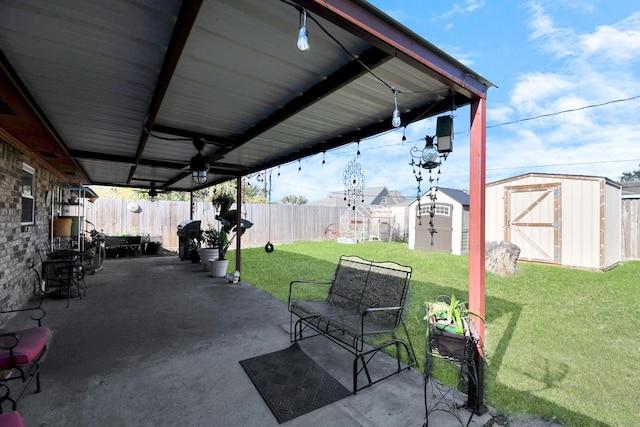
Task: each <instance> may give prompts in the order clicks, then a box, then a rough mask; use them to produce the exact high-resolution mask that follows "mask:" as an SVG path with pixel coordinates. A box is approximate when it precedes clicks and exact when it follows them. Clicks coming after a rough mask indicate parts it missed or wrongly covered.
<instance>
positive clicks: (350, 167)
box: [344, 159, 364, 210]
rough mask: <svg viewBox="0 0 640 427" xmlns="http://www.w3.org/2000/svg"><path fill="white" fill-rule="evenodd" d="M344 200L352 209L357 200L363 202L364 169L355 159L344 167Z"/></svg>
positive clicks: (354, 207)
mask: <svg viewBox="0 0 640 427" xmlns="http://www.w3.org/2000/svg"><path fill="white" fill-rule="evenodd" d="M344 200H345V201H346V202H347V206H350V207H351V208H352V209H353V210H355V209H356V202H357V201H358V200H360V202H361V203H364V171H363V170H362V167H361V166H360V164H359V163H358V161H357V160H356V159H353V160H351V161H350V162H349V163H347V166H345V168H344Z"/></svg>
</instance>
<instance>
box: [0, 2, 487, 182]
mask: <svg viewBox="0 0 640 427" xmlns="http://www.w3.org/2000/svg"><path fill="white" fill-rule="evenodd" d="M302 8H304V10H306V11H307V12H308V16H309V18H308V32H309V44H310V45H311V49H309V50H308V51H304V52H302V51H299V50H298V49H297V48H296V36H297V33H298V26H299V18H300V12H301V10H302ZM490 86H492V84H491V83H490V82H489V81H487V80H486V79H484V78H483V77H481V76H479V75H478V74H477V73H475V72H474V71H472V70H471V69H469V68H468V67H466V66H464V65H463V64H461V63H460V62H458V61H456V60H455V59H453V58H452V57H450V56H449V55H447V54H446V53H445V52H443V51H442V50H440V49H438V48H436V47H435V46H433V45H432V44H430V43H429V42H427V41H426V40H424V39H422V38H421V37H419V36H418V35H416V34H415V33H413V32H412V31H411V30H409V29H407V28H406V27H404V26H402V25H401V24H399V23H398V22H396V21H394V20H393V19H391V18H390V17H389V16H387V15H385V14H384V13H382V12H381V11H379V10H378V9H376V8H374V7H373V6H371V5H370V4H369V3H367V2H366V1H361V0H196V1H184V2H183V1H179V0H161V1H156V0H138V1H135V2H133V1H130V0H111V1H106V2H105V1H103V0H83V1H81V2H42V1H37V0H22V1H20V2H2V3H0V106H1V107H2V108H0V111H2V114H0V137H2V139H4V140H6V141H8V142H9V143H11V144H13V145H15V146H17V147H18V148H19V149H21V150H23V151H28V152H30V156H31V157H32V158H33V159H34V161H36V162H40V163H41V164H43V165H46V166H47V167H49V168H51V170H52V171H55V172H56V173H57V176H58V177H59V178H60V179H61V180H67V181H69V182H78V183H81V184H99V185H117V186H134V187H149V186H150V183H151V181H155V183H156V185H157V188H159V189H169V190H182V191H190V190H194V189H198V188H202V187H206V186H209V185H212V184H215V183H219V182H224V181H227V180H229V179H233V178H235V177H238V176H243V175H246V174H249V173H253V172H257V171H261V170H264V169H266V168H269V167H272V166H275V165H278V164H283V163H287V162H289V161H293V160H296V159H299V158H303V157H305V156H308V155H311V154H315V153H319V152H322V151H326V150H329V149H332V148H335V147H339V146H341V145H344V144H348V143H350V142H353V141H356V140H359V139H361V138H365V137H368V136H372V135H375V134H378V133H380V132H384V131H387V130H389V129H391V128H392V126H391V113H392V111H393V109H394V100H393V93H394V92H393V90H394V89H396V90H397V91H398V107H399V109H400V111H401V115H402V116H401V117H402V124H403V125H406V124H408V123H411V122H412V121H415V120H419V119H423V118H426V117H430V116H434V115H437V114H440V113H443V112H446V111H448V110H449V109H450V107H451V105H452V102H453V103H455V105H457V106H464V105H468V104H470V103H472V101H473V100H474V99H478V98H480V97H484V95H485V93H486V91H487V89H488V88H489V87H490ZM198 138H200V139H203V140H204V141H205V147H204V150H203V154H205V155H206V156H208V157H209V158H210V163H211V168H210V171H209V180H208V181H207V183H206V184H204V185H197V184H194V183H193V182H192V180H191V177H190V174H189V161H190V159H191V157H192V156H194V155H195V154H196V152H197V151H196V148H195V147H194V145H193V140H194V139H198Z"/></svg>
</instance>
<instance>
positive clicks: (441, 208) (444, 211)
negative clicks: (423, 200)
mask: <svg viewBox="0 0 640 427" xmlns="http://www.w3.org/2000/svg"><path fill="white" fill-rule="evenodd" d="M432 207H433V205H426V206H425V205H422V206H420V216H427V215H429V212H430V211H431V208H432ZM434 213H435V214H436V215H439V216H450V215H451V207H450V206H445V205H436V206H435V210H434Z"/></svg>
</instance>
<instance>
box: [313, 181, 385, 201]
mask: <svg viewBox="0 0 640 427" xmlns="http://www.w3.org/2000/svg"><path fill="white" fill-rule="evenodd" d="M362 191H363V194H364V197H363V199H364V202H361V201H360V200H358V201H357V203H362V204H363V205H367V206H370V205H377V204H379V199H380V198H381V197H384V196H387V195H388V194H389V190H388V189H387V187H385V186H382V187H367V188H365V189H363V190H362ZM340 203H345V205H346V202H345V201H344V191H332V192H331V194H330V195H329V196H328V197H325V198H324V199H321V200H318V201H315V202H312V203H309V204H310V205H315V206H338V205H339V204H340Z"/></svg>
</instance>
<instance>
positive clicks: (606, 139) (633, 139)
mask: <svg viewBox="0 0 640 427" xmlns="http://www.w3.org/2000/svg"><path fill="white" fill-rule="evenodd" d="M370 3H371V4H373V5H374V6H376V7H377V8H379V9H381V10H382V11H383V12H385V13H387V14H388V15H390V16H391V17H393V18H394V19H396V20H397V21H399V22H400V23H401V24H403V25H404V26H406V27H407V28H409V29H411V30H412V31H414V32H415V33H417V34H418V35H420V36H421V37H423V38H424V39H426V40H427V41H429V42H430V43H432V44H434V45H435V46H437V47H438V48H440V49H442V50H444V51H445V52H447V53H448V54H449V55H451V56H453V57H454V58H456V59H457V60H459V61H460V62H462V63H464V64H465V65H467V66H469V67H470V68H471V69H472V70H474V71H475V72H477V73H479V74H480V75H482V76H483V77H485V78H486V79H488V80H489V81H491V82H492V83H494V84H495V85H496V86H497V87H493V88H491V89H490V90H489V92H488V98H487V99H488V102H487V182H491V181H495V180H499V179H504V178H509V177H512V176H517V175H520V174H523V173H528V172H543V173H559V174H578V175H595V176H604V177H607V178H610V179H613V180H618V179H619V177H620V176H621V175H622V173H623V172H626V171H632V170H636V169H639V168H640V5H638V3H637V1H626V0H624V1H623V0H615V1H614V2H611V1H606V2H605V1H604V0H600V1H587V0H570V1H565V0H553V1H532V2H520V1H500V2H483V1H480V0H467V1H453V2H449V1H446V2H445V1H439V2H435V1H426V0H402V1H392V0H375V1H371V2H370ZM634 97H637V98H634ZM629 98H634V99H631V100H627V101H621V102H612V101H618V100H624V99H629ZM599 104H606V105H602V106H598V107H593V108H584V109H581V108H582V107H589V106H593V105H599ZM572 109H580V110H579V111H574V112H567V113H562V114H554V113H558V112H562V111H566V110H572ZM541 115H550V116H548V117H542V118H538V119H534V120H524V119H529V118H533V117H538V116H541ZM509 122H517V123H514V124H505V123H509ZM434 129H435V123H434V122H433V121H432V120H424V121H422V122H418V123H415V124H412V125H410V126H408V127H407V129H406V136H407V142H404V143H402V142H401V138H402V131H401V130H400V131H396V132H392V133H388V134H385V135H381V136H378V137H376V138H372V139H369V140H366V141H362V142H361V143H360V147H359V148H360V153H361V155H360V156H358V162H359V163H360V164H361V166H362V168H363V170H364V175H365V183H366V186H367V187H374V186H387V187H388V188H389V189H390V190H399V191H402V192H403V193H405V194H406V195H407V196H409V197H415V196H416V190H417V183H416V181H415V178H414V176H413V171H412V168H411V166H409V162H410V160H411V158H410V155H409V151H410V148H411V147H412V146H414V145H416V146H418V147H419V148H422V147H423V146H424V136H425V135H433V134H434V133H435V130H434ZM468 131H469V108H468V107H467V108H460V109H458V110H457V111H456V113H455V132H456V133H455V136H454V151H453V153H452V154H451V155H450V156H449V158H448V159H447V160H446V162H444V163H443V165H442V168H441V174H440V181H439V185H440V186H442V187H448V188H456V189H467V188H469V174H468V169H469V133H468ZM357 150H358V147H356V145H355V144H353V145H349V146H346V147H343V148H341V149H339V150H334V151H331V152H328V153H327V154H326V156H325V164H324V165H323V164H322V160H323V158H322V155H317V156H312V157H309V158H306V159H303V160H302V161H301V162H299V163H298V162H295V163H291V164H287V165H283V166H281V167H280V169H279V170H274V171H273V172H272V177H273V184H272V185H273V187H272V188H273V193H272V197H271V198H272V200H273V201H278V200H280V199H281V198H282V197H283V196H286V195H292V194H293V195H304V196H305V197H306V198H307V199H308V200H309V201H315V200H319V199H322V198H324V197H326V196H327V195H328V194H329V193H330V192H331V191H343V190H344V186H343V171H344V167H345V165H346V164H347V162H349V161H350V160H353V159H354V158H355V157H356V152H357ZM299 169H300V170H299ZM278 173H279V176H278ZM425 186H426V184H424V183H423V185H422V192H424V191H426V190H427V189H428V188H425Z"/></svg>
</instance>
